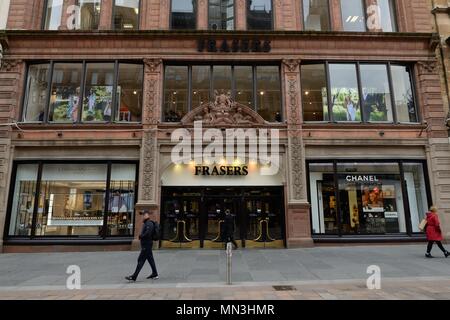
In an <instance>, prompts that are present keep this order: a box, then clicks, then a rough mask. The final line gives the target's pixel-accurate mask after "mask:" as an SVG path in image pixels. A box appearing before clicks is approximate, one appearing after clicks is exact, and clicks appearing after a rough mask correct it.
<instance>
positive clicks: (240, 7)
mask: <svg viewBox="0 0 450 320" xmlns="http://www.w3.org/2000/svg"><path fill="white" fill-rule="evenodd" d="M235 6H236V8H235V17H234V19H235V21H234V23H235V28H236V30H247V1H246V0H236V3H235Z"/></svg>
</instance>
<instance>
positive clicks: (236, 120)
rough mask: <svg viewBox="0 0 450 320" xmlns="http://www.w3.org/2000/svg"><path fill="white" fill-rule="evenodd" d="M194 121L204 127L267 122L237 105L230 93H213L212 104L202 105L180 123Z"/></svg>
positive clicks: (244, 107)
mask: <svg viewBox="0 0 450 320" xmlns="http://www.w3.org/2000/svg"><path fill="white" fill-rule="evenodd" d="M194 121H203V123H204V124H205V125H214V126H216V125H221V126H237V125H241V126H242V125H255V124H256V125H258V124H259V125H263V124H267V122H266V121H265V120H264V119H263V118H262V117H261V116H260V115H258V114H257V113H256V112H255V111H253V110H252V109H250V108H249V107H247V106H244V105H242V104H239V103H237V102H235V101H233V99H232V98H231V93H230V92H227V93H219V92H218V91H216V92H215V100H214V102H209V103H204V104H202V105H201V106H200V107H198V108H196V109H194V110H193V111H192V112H190V113H189V114H187V115H186V116H185V117H184V118H183V119H182V120H181V122H182V123H183V124H185V125H186V124H192V123H193V122H194Z"/></svg>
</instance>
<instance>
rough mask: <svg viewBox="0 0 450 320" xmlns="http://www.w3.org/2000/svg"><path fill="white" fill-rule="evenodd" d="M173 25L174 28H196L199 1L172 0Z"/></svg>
mask: <svg viewBox="0 0 450 320" xmlns="http://www.w3.org/2000/svg"><path fill="white" fill-rule="evenodd" d="M171 26H172V29H196V27H197V1H196V0H172V9H171Z"/></svg>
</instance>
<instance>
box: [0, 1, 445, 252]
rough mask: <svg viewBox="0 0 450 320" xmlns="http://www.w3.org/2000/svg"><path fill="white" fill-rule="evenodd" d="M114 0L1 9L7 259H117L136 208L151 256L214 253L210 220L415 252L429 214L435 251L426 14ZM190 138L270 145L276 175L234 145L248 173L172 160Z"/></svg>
mask: <svg viewBox="0 0 450 320" xmlns="http://www.w3.org/2000/svg"><path fill="white" fill-rule="evenodd" d="M125 2H126V4H120V5H119V3H122V2H120V1H113V0H101V1H76V0H67V1H44V0H33V1H21V0H11V4H10V9H9V18H8V25H7V31H5V32H0V41H1V44H2V46H3V47H4V48H5V49H6V50H5V53H4V58H3V61H2V65H1V70H0V123H1V126H0V203H1V204H3V205H1V206H0V243H1V244H2V245H1V247H2V248H3V251H4V252H17V251H26V252H33V251H42V250H43V251H48V250H77V251H78V250H85V249H88V250H92V249H94V248H96V249H99V250H109V249H131V248H133V247H136V245H137V243H138V241H137V235H138V233H139V227H140V216H139V215H138V213H139V212H143V211H151V212H153V213H154V214H155V216H156V217H157V218H158V220H160V222H161V225H162V235H161V238H162V239H161V243H160V244H161V247H162V248H166V247H180V248H184V247H189V248H192V247H193V248H200V247H202V248H203V247H204V248H220V247H221V246H222V244H221V240H222V238H221V230H222V228H221V227H222V219H223V213H224V212H225V211H227V210H230V211H231V213H232V214H233V215H234V217H235V222H236V231H235V237H236V238H237V239H238V240H240V241H241V243H242V245H243V246H246V247H247V248H252V247H280V248H284V247H289V248H291V247H300V246H312V245H314V244H320V243H337V244H339V243H355V242H363V243H366V242H399V241H400V242H408V241H422V240H423V239H424V237H423V234H421V233H420V230H418V227H417V225H418V223H419V222H420V220H421V218H422V217H423V215H424V212H425V211H426V210H427V207H429V206H430V205H432V204H435V205H437V206H438V207H439V209H440V212H441V217H442V222H443V229H444V231H445V234H446V236H447V237H448V236H449V235H450V196H449V195H450V145H449V143H448V132H447V128H446V126H445V121H444V120H445V115H446V109H445V108H446V104H447V102H444V101H443V97H442V92H441V81H440V74H439V68H438V59H437V57H436V52H435V51H436V48H437V46H438V44H439V38H438V36H437V35H436V34H435V33H433V23H432V21H431V19H430V12H431V10H432V4H431V3H430V2H429V1H426V0H413V1H410V0H408V1H407V0H397V1H382V0H365V1H359V0H357V1H347V0H345V1H339V0H329V1H326V0H325V1H306V0H305V1H300V0H285V1H280V0H274V1H270V0H269V1H265V0H263V1H245V0H236V1H206V0H198V1H192V2H191V1H177V0H172V1H170V0H162V1H156V0H141V1H128V2H127V1H125ZM133 4H134V6H133ZM349 4H350V5H349ZM199 123H200V124H203V129H201V131H200V132H201V133H205V134H206V132H207V130H208V129H215V130H216V131H209V132H210V133H211V132H212V134H213V135H215V136H216V137H217V135H219V134H220V133H223V134H225V133H226V132H229V130H236V129H242V130H247V131H238V136H239V134H240V133H242V132H244V133H245V134H248V133H249V132H250V131H251V130H252V129H253V130H255V132H258V138H261V137H263V136H264V134H267V132H272V133H273V132H276V133H277V134H278V136H279V145H278V148H279V152H280V159H281V160H280V165H279V170H278V173H277V174H275V175H269V176H265V175H262V174H261V172H262V171H261V169H263V168H264V167H265V166H266V165H267V164H264V161H261V162H258V161H254V160H253V161H252V160H251V155H250V154H249V150H250V147H251V146H250V142H249V141H247V140H243V142H242V141H241V142H240V145H241V146H244V147H245V149H246V150H247V151H246V152H245V155H246V156H245V157H244V158H245V159H237V158H236V159H235V160H234V161H230V160H229V159H223V160H217V159H216V160H213V161H208V160H207V159H206V158H202V159H200V161H196V159H189V161H188V162H185V163H180V164H176V163H173V161H172V157H171V156H172V154H173V150H174V147H175V146H176V144H177V142H178V141H179V140H177V139H173V137H174V132H175V133H176V132H177V130H180V129H184V131H183V132H184V133H185V134H186V135H188V134H190V135H192V136H193V139H192V140H191V141H190V142H192V148H193V149H194V148H195V146H194V144H195V143H196V142H198V141H197V140H198V139H199V136H195V132H196V131H195V130H196V127H195V125H196V124H197V125H198V124H199ZM249 130H250V131H249ZM178 132H179V131H178ZM200 136H201V134H200ZM205 140H208V139H206V135H205V136H204V137H203V140H202V141H200V142H198V145H199V146H200V148H201V149H202V147H206V145H207V144H208V143H207V142H205ZM210 140H211V137H210ZM237 141H239V140H237ZM210 142H211V141H210ZM233 144H235V143H234V142H233ZM235 146H239V142H236V144H235ZM190 147H191V143H189V148H190ZM272 150H273V149H272ZM197 160H198V159H197ZM214 161H216V163H214ZM214 169H216V170H217V171H216V173H218V174H214V172H215V171H214ZM210 173H212V174H210ZM221 173H223V174H221ZM243 173H244V174H243ZM245 173H246V174H245Z"/></svg>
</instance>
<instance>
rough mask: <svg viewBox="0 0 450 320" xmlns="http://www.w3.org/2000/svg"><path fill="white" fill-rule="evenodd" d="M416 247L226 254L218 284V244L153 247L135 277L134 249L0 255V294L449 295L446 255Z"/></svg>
mask: <svg viewBox="0 0 450 320" xmlns="http://www.w3.org/2000/svg"><path fill="white" fill-rule="evenodd" d="M424 251H425V247H424V245H421V246H420V245H419V246H418V245H400V246H357V247H353V246H352V247H317V248H311V249H292V250H282V249H279V250H271V249H266V250H253V249H252V250H237V251H234V252H233V274H232V280H233V285H232V286H227V285H226V284H225V283H226V255H225V251H218V250H215V251H213V250H162V251H155V259H156V262H157V266H158V269H159V272H160V279H159V280H157V281H151V280H146V279H145V278H146V276H148V275H149V274H150V268H149V266H148V265H146V266H145V267H144V269H143V272H142V274H141V275H140V278H139V279H138V281H137V282H136V283H129V282H128V281H126V280H124V276H126V275H129V274H131V273H132V272H133V271H134V268H135V264H136V259H137V255H138V253H137V252H95V253H84V252H83V253H44V254H42V253H41V254H3V255H0V300H15V299H20V300H21V299H52V300H57V299H64V300H66V299H74V300H84V299H89V300H90V299H101V300H107V299H125V300H127V299H132V300H139V299H152V300H159V299H168V300H178V299H181V300H191V299H194V300H196V299H201V300H203V299H206V300H209V299H211V300H247V299H256V300H267V299H269V300H276V299H283V300H287V299H302V300H303V299H306V300H310V299H312V300H335V299H358V300H359V299H361V300H366V299H370V300H379V299H388V300H396V299H402V300H403V299H433V300H434V299H450V258H449V259H445V258H444V257H443V255H442V254H441V252H439V251H438V249H437V248H435V249H434V252H433V253H434V255H435V257H436V258H435V259H425V257H424ZM69 266H78V267H79V268H80V272H81V290H69V289H67V286H66V282H67V280H68V278H69V277H70V274H68V273H67V269H68V267H69ZM370 266H377V267H379V270H380V271H381V289H380V290H369V289H368V288H367V279H368V278H369V277H370V276H371V274H368V268H369V267H370Z"/></svg>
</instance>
